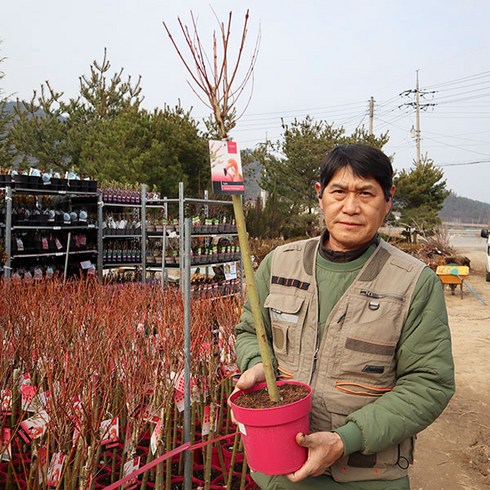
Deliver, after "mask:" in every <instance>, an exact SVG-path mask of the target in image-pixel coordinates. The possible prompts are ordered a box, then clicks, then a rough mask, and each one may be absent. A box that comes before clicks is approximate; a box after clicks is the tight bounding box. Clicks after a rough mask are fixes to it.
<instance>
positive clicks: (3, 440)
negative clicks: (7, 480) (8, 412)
mask: <svg viewBox="0 0 490 490" xmlns="http://www.w3.org/2000/svg"><path fill="white" fill-rule="evenodd" d="M0 456H1V458H0V460H1V461H10V460H11V459H12V445H11V444H10V429H8V428H7V427H4V428H3V429H0Z"/></svg>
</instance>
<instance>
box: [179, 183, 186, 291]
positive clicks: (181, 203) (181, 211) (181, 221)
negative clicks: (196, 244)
mask: <svg viewBox="0 0 490 490" xmlns="http://www.w3.org/2000/svg"><path fill="white" fill-rule="evenodd" d="M184 215H185V213H184V183H183V182H179V227H178V228H179V229H178V232H179V271H180V279H181V280H180V290H181V291H182V290H183V289H182V288H183V283H184V281H183V280H182V278H183V275H184V266H183V262H184V240H185V230H184Z"/></svg>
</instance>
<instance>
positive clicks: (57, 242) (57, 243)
mask: <svg viewBox="0 0 490 490" xmlns="http://www.w3.org/2000/svg"><path fill="white" fill-rule="evenodd" d="M54 244H55V245H56V248H57V249H58V250H61V249H62V248H63V245H61V242H60V240H59V239H58V238H55V239H54Z"/></svg>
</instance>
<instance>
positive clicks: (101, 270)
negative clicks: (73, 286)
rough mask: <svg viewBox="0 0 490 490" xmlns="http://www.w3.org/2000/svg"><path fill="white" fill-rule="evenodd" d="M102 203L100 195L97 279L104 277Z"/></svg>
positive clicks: (98, 201)
mask: <svg viewBox="0 0 490 490" xmlns="http://www.w3.org/2000/svg"><path fill="white" fill-rule="evenodd" d="M103 223H104V201H103V200H102V193H100V194H99V195H98V199H97V250H98V251H99V253H98V255H97V270H98V271H99V277H100V278H101V279H103V276H104V262H103V259H104V240H103V236H104V229H103Z"/></svg>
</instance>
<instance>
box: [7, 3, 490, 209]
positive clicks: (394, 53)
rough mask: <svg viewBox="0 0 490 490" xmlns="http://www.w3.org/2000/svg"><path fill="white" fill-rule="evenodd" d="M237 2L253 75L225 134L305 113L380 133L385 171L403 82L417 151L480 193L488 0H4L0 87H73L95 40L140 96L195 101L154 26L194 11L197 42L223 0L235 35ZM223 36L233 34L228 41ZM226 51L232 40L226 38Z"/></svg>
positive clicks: (396, 137) (487, 159) (403, 106)
mask: <svg viewBox="0 0 490 490" xmlns="http://www.w3.org/2000/svg"><path fill="white" fill-rule="evenodd" d="M247 9H249V11H250V19H249V32H248V41H247V45H246V47H245V51H244V56H245V58H244V61H245V65H246V64H247V63H248V61H249V60H250V57H251V55H252V52H253V48H254V44H255V42H256V40H257V38H258V36H259V35H260V48H259V54H258V58H257V62H256V64H255V70H254V76H253V86H252V84H249V86H248V88H249V90H248V92H245V93H244V95H243V96H242V98H241V99H240V100H239V102H238V105H237V108H238V112H239V113H243V115H242V117H241V119H240V120H239V123H238V125H237V127H236V128H235V129H234V130H233V131H232V133H231V136H232V138H233V139H234V140H235V141H237V142H238V144H239V146H240V148H242V149H243V148H252V147H254V145H256V144H257V143H260V142H263V141H264V140H265V139H266V138H268V139H270V140H272V141H275V140H277V139H280V138H281V135H282V127H281V121H284V122H285V123H290V122H291V121H292V120H294V119H295V118H296V119H298V120H303V119H304V118H305V117H306V116H307V115H310V116H312V117H314V118H315V120H324V121H327V122H328V123H331V124H333V125H334V126H335V127H344V128H345V130H346V132H347V133H351V132H352V131H354V130H355V129H356V128H357V127H361V126H362V125H364V126H365V127H366V128H368V126H369V109H368V108H369V100H370V97H373V98H374V120H373V128H374V132H375V133H376V134H379V133H381V132H386V131H388V132H389V136H390V140H389V143H388V144H387V145H386V146H385V147H384V150H385V152H386V153H387V154H388V155H390V156H393V162H394V167H395V169H396V170H397V171H400V170H402V169H407V170H408V169H410V168H411V166H413V163H414V161H415V159H416V156H417V153H416V143H415V139H414V138H413V135H412V133H411V128H412V127H415V126H416V117H415V109H414V107H413V103H414V102H415V98H414V90H415V87H416V74H417V71H418V76H419V85H420V93H421V99H420V104H421V108H422V110H421V112H420V134H421V153H422V155H427V157H429V158H431V159H432V160H433V161H434V162H435V164H436V165H440V166H441V168H442V169H443V170H444V175H445V178H446V180H447V187H448V188H449V189H451V190H452V191H453V192H455V193H456V194H457V195H459V196H462V197H467V198H470V199H476V200H479V201H483V202H487V203H490V185H489V184H490V28H489V19H490V2H489V1H488V0H465V1H464V2H463V1H461V0H423V1H420V0H412V1H411V2H405V1H402V0H373V1H366V0H342V1H340V0H337V1H332V0H303V1H301V0H267V1H264V0H249V1H238V0H220V1H214V0H210V1H207V2H206V1H202V0H178V1H170V0H139V1H137V2H136V1H135V0H85V1H84V2H74V1H73V0H72V1H70V0H43V1H42V2H40V1H39V0H16V1H13V0H8V1H7V2H4V4H3V5H2V9H1V17H0V40H2V43H1V45H0V57H4V58H5V60H4V62H3V63H2V64H1V65H0V69H1V70H2V71H3V72H4V73H5V78H4V79H3V80H2V81H1V82H0V89H2V90H3V95H4V96H5V95H8V96H11V98H12V99H15V98H17V97H18V98H20V99H30V98H31V96H32V94H33V91H34V90H39V89H40V87H41V84H43V83H45V81H49V83H50V85H51V86H52V87H53V88H54V89H56V90H57V91H60V92H63V93H64V97H65V98H66V99H67V98H69V97H76V96H77V95H78V93H79V77H80V76H81V75H87V74H89V71H90V65H91V64H92V62H93V61H94V60H97V61H101V60H102V59H103V55H104V48H106V49H107V57H108V59H109V60H110V62H111V65H112V70H111V74H112V73H115V72H118V71H119V70H120V69H124V72H123V73H124V74H125V75H126V76H127V75H131V77H132V79H136V78H137V77H138V76H141V86H142V94H143V95H144V97H145V99H144V102H143V106H144V107H146V108H148V109H154V108H156V107H163V106H164V104H167V105H170V106H175V105H176V104H178V103H179V101H180V104H181V105H182V106H183V107H184V108H185V109H191V108H192V115H193V116H194V117H195V118H196V119H199V120H200V119H202V118H205V117H207V116H208V115H209V110H208V109H207V107H206V106H205V105H204V104H203V103H202V102H201V101H200V100H199V98H198V97H197V96H196V95H195V94H194V92H193V91H192V89H191V88H190V87H189V85H188V83H187V81H188V80H189V75H188V73H187V72H186V71H185V69H184V67H183V64H182V63H181V61H180V60H179V59H178V56H177V54H176V52H175V50H174V48H173V47H172V45H171V43H170V40H169V38H168V36H167V35H166V33H165V30H164V28H163V23H162V22H163V21H165V23H166V24H167V25H168V26H169V28H170V30H171V31H172V33H173V35H174V37H175V38H176V39H177V42H178V43H179V44H180V45H181V46H183V38H182V36H181V35H180V32H179V28H178V23H177V19H178V18H179V17H180V18H181V19H182V21H183V23H184V24H187V25H190V24H191V11H192V13H193V14H194V16H195V17H196V19H197V24H198V30H199V33H200V37H201V39H202V40H203V43H204V45H205V47H206V49H208V47H209V49H208V52H209V53H210V52H211V46H212V45H211V39H212V33H213V31H214V30H217V29H218V28H219V25H218V20H217V19H219V20H226V19H227V16H228V14H229V12H232V13H233V26H234V27H233V29H234V31H233V32H234V33H235V36H234V37H233V39H234V42H235V43H236V41H237V38H238V34H239V32H240V31H241V26H242V23H243V19H244V15H245V12H246V10H247ZM234 46H235V47H236V44H234ZM235 52H236V49H235Z"/></svg>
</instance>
